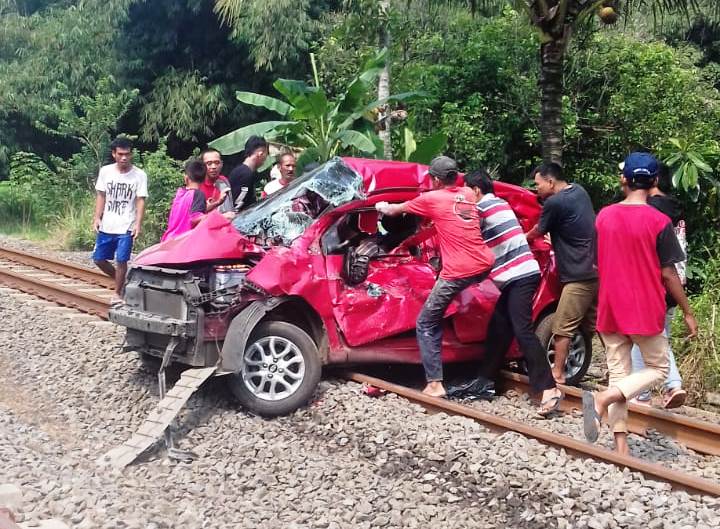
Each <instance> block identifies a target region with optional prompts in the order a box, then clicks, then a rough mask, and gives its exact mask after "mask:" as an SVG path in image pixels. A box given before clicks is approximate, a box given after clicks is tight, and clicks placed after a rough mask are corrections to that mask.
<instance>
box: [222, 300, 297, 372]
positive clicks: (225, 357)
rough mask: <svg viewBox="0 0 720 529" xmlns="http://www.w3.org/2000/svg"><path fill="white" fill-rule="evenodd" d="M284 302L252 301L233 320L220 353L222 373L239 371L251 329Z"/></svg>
mask: <svg viewBox="0 0 720 529" xmlns="http://www.w3.org/2000/svg"><path fill="white" fill-rule="evenodd" d="M285 301H288V299H286V298H285V299H284V298H270V299H266V300H258V301H253V302H252V303H250V304H249V305H248V306H247V307H245V308H244V309H243V310H242V311H240V312H239V313H238V314H237V315H236V316H235V317H234V318H233V320H232V322H230V327H229V328H228V332H227V335H226V336H225V341H224V342H223V347H222V351H221V352H220V369H221V370H222V371H229V372H238V371H240V368H241V367H242V360H243V354H244V353H245V348H246V347H247V342H248V339H249V338H250V334H252V331H253V329H255V327H256V326H257V324H258V323H260V321H261V320H262V319H263V318H264V317H265V315H266V314H267V313H268V312H271V311H272V310H274V309H276V308H277V307H279V306H280V305H282V304H283V303H284V302H285Z"/></svg>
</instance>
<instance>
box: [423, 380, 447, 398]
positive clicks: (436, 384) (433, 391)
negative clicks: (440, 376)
mask: <svg viewBox="0 0 720 529" xmlns="http://www.w3.org/2000/svg"><path fill="white" fill-rule="evenodd" d="M422 392H423V393H424V394H425V395H430V396H431V397H440V398H442V397H444V396H445V395H446V393H445V388H444V387H443V384H442V381H439V380H437V381H433V382H428V383H427V386H425V389H423V390H422Z"/></svg>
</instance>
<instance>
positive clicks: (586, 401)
mask: <svg viewBox="0 0 720 529" xmlns="http://www.w3.org/2000/svg"><path fill="white" fill-rule="evenodd" d="M582 410H583V430H584V431H585V438H586V439H587V440H588V441H590V442H591V443H594V442H595V441H597V440H598V437H599V436H600V426H601V424H600V416H599V415H598V412H597V411H596V410H595V395H593V394H592V392H590V391H583V392H582Z"/></svg>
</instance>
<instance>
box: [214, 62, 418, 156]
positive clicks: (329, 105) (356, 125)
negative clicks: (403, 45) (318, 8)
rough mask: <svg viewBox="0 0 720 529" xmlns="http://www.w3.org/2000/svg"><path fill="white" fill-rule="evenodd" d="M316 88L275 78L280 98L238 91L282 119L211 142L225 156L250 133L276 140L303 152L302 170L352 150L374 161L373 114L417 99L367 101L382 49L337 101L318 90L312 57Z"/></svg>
mask: <svg viewBox="0 0 720 529" xmlns="http://www.w3.org/2000/svg"><path fill="white" fill-rule="evenodd" d="M311 62H312V66H313V74H314V85H311V84H308V83H307V82H305V81H297V80H289V79H278V80H277V81H275V83H273V86H274V87H275V89H276V90H277V91H278V92H279V93H280V94H281V95H282V96H283V98H284V100H281V99H277V98H274V97H270V96H266V95H262V94H256V93H254V92H237V93H236V97H237V99H238V100H239V101H240V102H241V103H245V104H247V105H252V106H255V107H262V108H265V109H267V110H270V111H272V112H274V113H276V114H278V115H279V116H280V117H281V120H279V121H263V122H260V123H254V124H252V125H248V126H246V127H242V128H239V129H237V130H235V131H233V132H231V133H229V134H226V135H225V136H222V137H220V138H218V139H216V140H214V141H213V142H211V143H210V146H211V147H213V148H215V149H218V150H219V151H220V152H221V153H223V154H233V153H236V152H239V151H241V150H242V149H243V146H244V144H245V141H246V140H247V138H249V137H250V136H252V135H260V136H264V137H265V138H266V139H271V140H279V141H281V142H283V143H286V144H290V145H292V146H293V147H300V148H302V149H304V151H303V154H302V155H301V156H300V159H299V160H298V165H300V166H302V165H305V164H307V163H309V162H311V161H316V162H324V161H326V160H328V159H330V158H332V157H333V156H335V155H337V154H342V153H345V152H351V151H353V150H354V151H356V152H359V153H362V154H363V155H366V156H370V157H374V156H377V155H381V154H382V141H381V140H380V138H379V137H378V135H377V133H376V132H375V116H374V113H373V111H374V110H375V109H377V108H378V107H380V106H382V105H385V104H386V103H388V102H390V101H406V100H411V99H416V98H418V97H421V96H422V94H420V93H417V92H408V93H404V94H397V95H390V96H388V97H385V98H382V99H378V100H375V101H372V102H368V100H369V99H370V98H369V94H372V93H373V92H374V90H375V87H374V82H375V81H376V79H377V77H378V75H379V74H380V72H381V71H382V69H383V66H384V64H385V51H384V50H383V51H382V52H380V53H379V54H378V55H376V56H375V57H374V58H372V59H370V60H369V61H368V62H367V63H366V64H365V67H364V68H363V70H362V72H361V73H360V74H359V75H358V76H357V77H355V78H354V79H353V80H352V81H351V82H350V83H349V84H348V87H347V89H346V90H345V92H344V93H343V94H341V95H340V96H339V97H338V98H337V99H336V100H330V99H328V97H327V95H326V94H325V91H324V90H323V88H322V87H321V86H320V82H319V79H318V75H317V68H316V66H315V59H314V56H313V55H311Z"/></svg>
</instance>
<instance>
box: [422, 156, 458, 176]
mask: <svg viewBox="0 0 720 529" xmlns="http://www.w3.org/2000/svg"><path fill="white" fill-rule="evenodd" d="M428 172H429V173H430V174H431V175H432V176H434V177H435V178H445V177H447V175H448V174H450V173H452V172H455V173H457V172H458V166H457V163H456V162H455V160H453V159H452V158H450V157H448V156H438V157H437V158H433V160H432V161H431V162H430V169H428Z"/></svg>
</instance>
